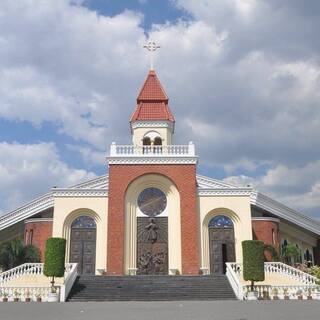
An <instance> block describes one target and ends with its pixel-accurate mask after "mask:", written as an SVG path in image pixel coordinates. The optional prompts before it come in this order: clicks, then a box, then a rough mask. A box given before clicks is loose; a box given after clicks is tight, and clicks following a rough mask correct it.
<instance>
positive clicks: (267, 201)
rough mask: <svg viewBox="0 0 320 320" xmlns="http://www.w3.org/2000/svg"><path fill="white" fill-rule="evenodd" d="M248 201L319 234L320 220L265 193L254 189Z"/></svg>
mask: <svg viewBox="0 0 320 320" xmlns="http://www.w3.org/2000/svg"><path fill="white" fill-rule="evenodd" d="M250 202H251V204H252V205H255V206H257V207H259V208H261V209H263V210H266V211H268V212H270V213H272V214H274V215H276V216H277V217H279V218H282V219H284V220H287V221H289V222H292V223H294V224H296V225H298V226H300V227H302V228H304V229H306V230H309V231H311V232H313V233H315V234H317V235H320V222H319V221H317V220H315V219H312V218H310V217H308V216H305V215H303V214H302V213H300V212H298V211H295V210H293V209H291V208H289V207H287V206H285V205H283V204H282V203H280V202H278V201H276V200H273V199H271V198H269V197H267V196H266V195H264V194H262V193H260V192H257V191H254V192H252V194H251V199H250Z"/></svg>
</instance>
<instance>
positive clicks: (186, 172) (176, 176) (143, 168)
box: [107, 165, 199, 275]
mask: <svg viewBox="0 0 320 320" xmlns="http://www.w3.org/2000/svg"><path fill="white" fill-rule="evenodd" d="M148 173H154V174H161V175H164V176H166V177H168V178H169V179H171V180H172V181H173V183H174V184H175V185H176V186H177V188H178V191H179V193H180V209H181V256H182V274H190V275H196V274H198V272H199V244H198V230H199V226H198V214H197V206H196V203H197V202H196V199H197V198H196V197H197V193H196V192H197V188H196V166H195V165H110V166H109V196H108V249H107V250H108V252H107V255H108V258H107V274H109V275H122V274H123V270H124V238H125V235H124V230H125V203H124V201H125V192H126V190H127V187H128V185H129V184H130V183H131V182H132V181H133V180H135V179H136V178H138V177H139V176H142V175H144V174H148Z"/></svg>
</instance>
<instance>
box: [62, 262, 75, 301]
mask: <svg viewBox="0 0 320 320" xmlns="http://www.w3.org/2000/svg"><path fill="white" fill-rule="evenodd" d="M77 267H78V264H77V263H67V264H66V270H65V278H64V284H63V285H62V286H61V291H60V301H61V302H63V301H66V300H67V298H68V295H69V293H70V291H71V289H72V286H73V284H74V282H75V281H76V279H77V276H78V268H77Z"/></svg>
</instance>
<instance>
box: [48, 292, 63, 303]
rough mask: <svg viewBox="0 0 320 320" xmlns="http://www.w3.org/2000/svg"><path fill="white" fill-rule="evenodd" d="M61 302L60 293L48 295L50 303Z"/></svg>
mask: <svg viewBox="0 0 320 320" xmlns="http://www.w3.org/2000/svg"><path fill="white" fill-rule="evenodd" d="M59 300H60V295H59V293H56V292H50V293H49V294H48V300H47V301H48V302H59Z"/></svg>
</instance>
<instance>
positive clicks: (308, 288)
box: [226, 262, 320, 300]
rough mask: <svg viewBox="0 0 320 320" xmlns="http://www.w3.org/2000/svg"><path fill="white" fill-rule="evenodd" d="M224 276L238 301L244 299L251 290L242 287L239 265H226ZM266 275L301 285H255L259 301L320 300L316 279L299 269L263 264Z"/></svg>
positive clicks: (283, 264)
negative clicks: (292, 280) (288, 278)
mask: <svg viewBox="0 0 320 320" xmlns="http://www.w3.org/2000/svg"><path fill="white" fill-rule="evenodd" d="M226 267H227V269H226V276H227V278H228V280H229V282H230V285H231V287H232V289H233V291H234V293H235V295H236V296H237V298H238V299H240V300H242V299H246V296H247V293H248V292H249V291H250V290H251V287H250V285H243V284H242V283H241V280H242V265H241V264H240V263H235V262H234V263H230V262H228V263H226ZM264 270H265V273H266V274H279V275H282V276H285V277H290V278H292V279H294V280H298V281H299V282H300V283H301V284H295V285H263V284H262V285H261V284H259V283H256V284H255V285H254V291H256V292H258V297H259V299H271V298H272V299H318V300H319V299H320V294H319V291H320V287H319V286H318V285H317V278H316V277H314V276H312V275H310V274H308V273H305V272H303V271H301V270H299V269H296V268H293V267H291V266H288V265H286V264H285V263H282V262H265V263H264Z"/></svg>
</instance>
